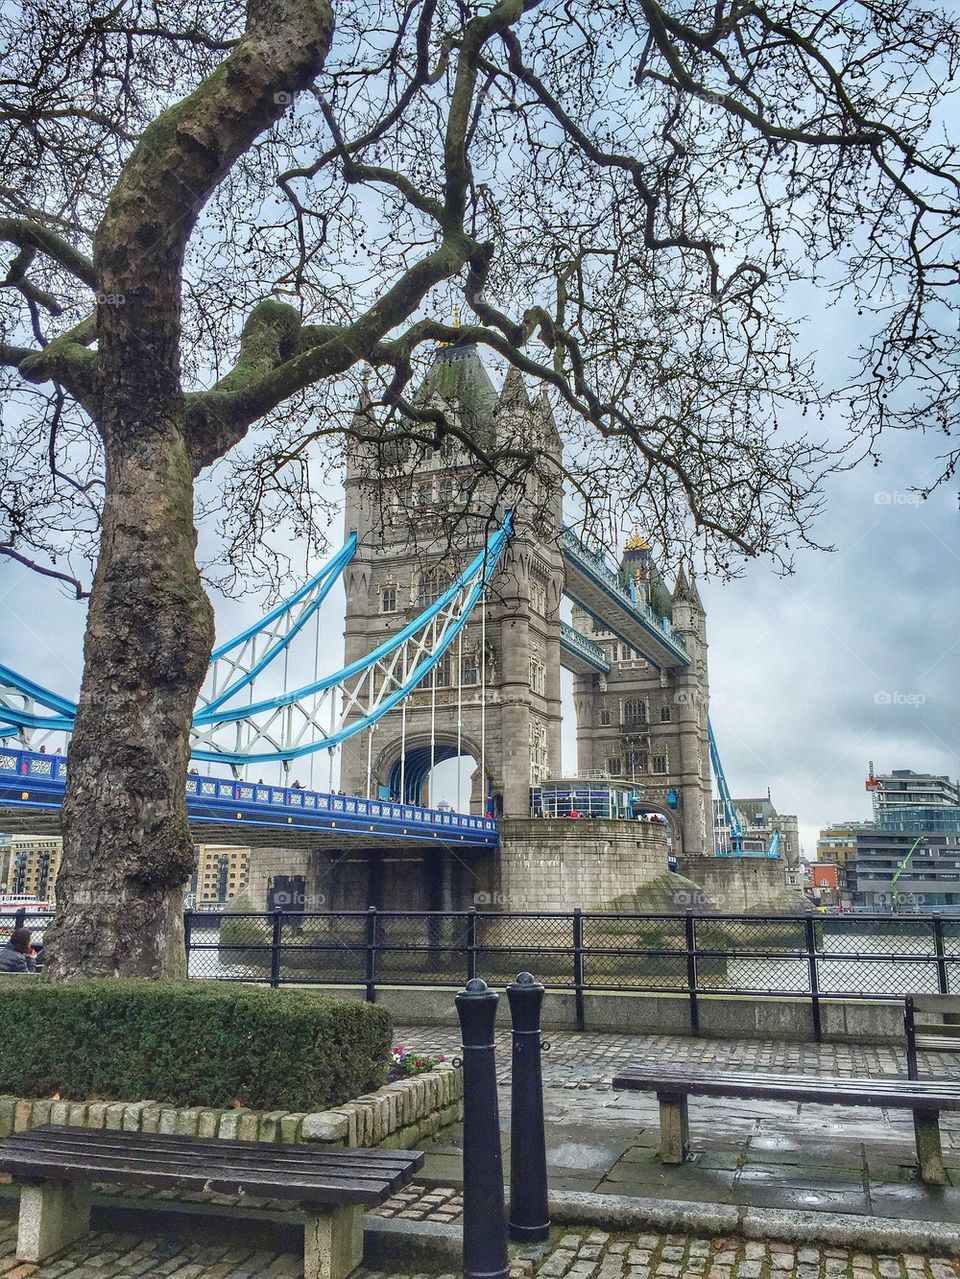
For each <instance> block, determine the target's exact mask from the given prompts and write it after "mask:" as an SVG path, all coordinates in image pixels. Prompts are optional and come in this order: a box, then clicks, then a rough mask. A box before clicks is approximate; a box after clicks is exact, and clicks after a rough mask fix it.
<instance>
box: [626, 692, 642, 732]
mask: <svg viewBox="0 0 960 1279" xmlns="http://www.w3.org/2000/svg"><path fill="white" fill-rule="evenodd" d="M646 722H647V704H646V702H645V701H643V700H642V698H639V697H633V698H631V699H630V701H628V702H624V704H623V725H624V728H639V727H640V725H642V724H646Z"/></svg>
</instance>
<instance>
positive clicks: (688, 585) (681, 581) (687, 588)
mask: <svg viewBox="0 0 960 1279" xmlns="http://www.w3.org/2000/svg"><path fill="white" fill-rule="evenodd" d="M673 602H674V603H675V604H690V605H692V607H693V608H696V609H699V610H700V612H701V613H702V612H703V602H702V600H701V599H700V593H699V591H698V590H697V583H696V579H695V578H694V576H693V570H692V569H691V570H690V577H689V578H688V577H687V575H686V573H685V572H684V568H683V565H682V564H681V565H680V571H679V572H678V573H677V584H676V586H675V587H674V588H673Z"/></svg>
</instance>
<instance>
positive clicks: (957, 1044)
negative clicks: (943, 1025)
mask: <svg viewBox="0 0 960 1279" xmlns="http://www.w3.org/2000/svg"><path fill="white" fill-rule="evenodd" d="M937 1029H939V1027H938V1028H937ZM958 1029H960V1027H958ZM914 1043H915V1044H916V1046H917V1047H918V1048H925V1049H926V1050H927V1051H928V1052H938V1053H955V1052H960V1041H958V1040H957V1039H955V1038H954V1037H953V1036H952V1035H940V1034H937V1033H936V1032H934V1033H932V1034H931V1033H928V1032H927V1031H923V1032H921V1033H920V1034H918V1035H917V1036H916V1038H915V1040H914Z"/></svg>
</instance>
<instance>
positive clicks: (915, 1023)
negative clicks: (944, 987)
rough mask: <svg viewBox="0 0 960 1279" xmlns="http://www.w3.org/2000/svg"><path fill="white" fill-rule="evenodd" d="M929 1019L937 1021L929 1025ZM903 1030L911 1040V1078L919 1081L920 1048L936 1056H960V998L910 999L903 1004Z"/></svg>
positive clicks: (908, 1059) (942, 996)
mask: <svg viewBox="0 0 960 1279" xmlns="http://www.w3.org/2000/svg"><path fill="white" fill-rule="evenodd" d="M928 1017H933V1018H935V1019H936V1020H929V1021H928V1020H926V1018H928ZM948 1018H952V1019H953V1020H949V1021H948V1020H947V1019H948ZM903 1029H904V1033H905V1034H906V1036H907V1077H908V1078H909V1079H917V1078H918V1077H919V1072H918V1070H917V1049H918V1048H922V1049H923V1050H924V1051H925V1052H934V1053H956V1052H960V998H958V997H957V996H956V995H908V996H907V997H906V999H905V1000H904V1004H903Z"/></svg>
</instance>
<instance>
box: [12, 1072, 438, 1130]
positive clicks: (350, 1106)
mask: <svg viewBox="0 0 960 1279" xmlns="http://www.w3.org/2000/svg"><path fill="white" fill-rule="evenodd" d="M462 1118H463V1071H462V1070H461V1069H460V1068H459V1067H456V1066H452V1065H451V1064H450V1063H449V1062H441V1063H440V1064H439V1065H438V1066H435V1067H434V1069H433V1070H430V1071H427V1072H426V1073H425V1074H422V1075H416V1076H414V1077H413V1078H411V1079H400V1080H397V1082H396V1083H392V1084H386V1085H384V1087H383V1088H378V1089H377V1091H376V1092H375V1093H371V1094H370V1095H369V1096H366V1097H356V1098H354V1100H352V1101H348V1102H345V1103H344V1104H343V1105H342V1106H336V1107H335V1108H334V1109H332V1110H323V1111H317V1112H316V1113H314V1114H309V1115H306V1114H294V1113H292V1112H288V1111H284V1110H271V1111H260V1110H247V1109H245V1108H237V1109H231V1110H206V1109H201V1108H199V1107H190V1108H187V1109H178V1108H177V1107H175V1106H169V1105H166V1104H164V1103H163V1102H156V1101H130V1102H124V1101H115V1102H110V1101H54V1100H52V1099H50V1098H44V1099H41V1100H31V1099H29V1098H21V1097H9V1096H2V1097H0V1138H2V1137H8V1136H9V1135H10V1134H11V1133H12V1132H25V1131H26V1130H27V1129H29V1128H36V1127H37V1126H38V1125H40V1124H69V1125H70V1126H71V1127H74V1128H106V1129H114V1130H123V1131H124V1132H161V1133H168V1134H176V1135H178V1136H184V1137H203V1138H206V1139H207V1140H212V1139H213V1138H223V1139H237V1140H240V1141H274V1142H276V1141H280V1142H285V1143H286V1142H294V1143H296V1142H309V1143H313V1142H317V1143H321V1144H324V1145H332V1146H386V1147H388V1148H390V1149H393V1150H407V1149H410V1148H412V1147H414V1146H416V1145H418V1144H419V1143H420V1142H422V1141H423V1140H424V1139H425V1138H426V1137H430V1136H432V1135H433V1134H434V1133H436V1132H439V1131H440V1129H441V1128H445V1127H446V1126H447V1125H448V1124H453V1123H456V1122H457V1121H458V1120H460V1119H462Z"/></svg>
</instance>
